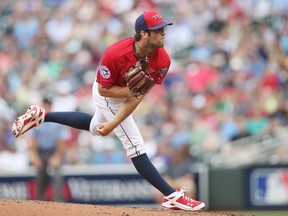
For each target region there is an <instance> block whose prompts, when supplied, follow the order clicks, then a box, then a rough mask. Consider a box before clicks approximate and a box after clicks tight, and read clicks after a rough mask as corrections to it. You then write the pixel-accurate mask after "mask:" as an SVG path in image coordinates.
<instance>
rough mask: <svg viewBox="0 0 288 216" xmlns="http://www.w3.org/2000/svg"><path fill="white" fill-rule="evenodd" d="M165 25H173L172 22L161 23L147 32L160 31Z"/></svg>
mask: <svg viewBox="0 0 288 216" xmlns="http://www.w3.org/2000/svg"><path fill="white" fill-rule="evenodd" d="M167 25H173V23H172V22H161V23H159V24H157V25H155V26H153V27H151V28H148V29H147V30H157V29H161V28H164V27H165V26H167Z"/></svg>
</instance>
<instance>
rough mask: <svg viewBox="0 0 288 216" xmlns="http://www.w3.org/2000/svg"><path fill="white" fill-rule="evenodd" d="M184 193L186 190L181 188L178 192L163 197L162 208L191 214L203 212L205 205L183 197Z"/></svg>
mask: <svg viewBox="0 0 288 216" xmlns="http://www.w3.org/2000/svg"><path fill="white" fill-rule="evenodd" d="M185 191H186V189H185V188H184V187H182V188H181V190H180V191H176V192H174V193H172V194H170V195H169V196H165V197H164V198H163V202H162V208H166V209H171V210H185V211H193V212H198V211H202V210H204V208H205V204H204V203H203V202H201V201H197V200H194V199H192V198H190V197H188V196H185V194H184V192H185Z"/></svg>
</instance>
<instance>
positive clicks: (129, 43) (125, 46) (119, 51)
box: [106, 38, 135, 57]
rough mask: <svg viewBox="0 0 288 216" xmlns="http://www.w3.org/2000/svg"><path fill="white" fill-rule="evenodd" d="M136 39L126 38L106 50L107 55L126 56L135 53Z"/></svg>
mask: <svg viewBox="0 0 288 216" xmlns="http://www.w3.org/2000/svg"><path fill="white" fill-rule="evenodd" d="M134 41H135V39H134V38H125V39H122V40H120V41H118V42H116V43H114V44H112V45H110V46H109V47H108V48H107V49H106V53H107V54H109V55H110V56H114V57H117V56H124V55H125V54H127V53H130V52H133V43H134Z"/></svg>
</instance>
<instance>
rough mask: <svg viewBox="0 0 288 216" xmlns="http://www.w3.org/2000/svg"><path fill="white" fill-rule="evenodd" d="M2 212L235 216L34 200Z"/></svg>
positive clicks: (22, 215)
mask: <svg viewBox="0 0 288 216" xmlns="http://www.w3.org/2000/svg"><path fill="white" fill-rule="evenodd" d="M0 212H1V215H3V216H4V215H5V216H58V215H59V216H93V215H103V216H110V215H111V216H114V215H115V216H185V215H192V214H194V215H197V216H206V215H207V216H233V215H234V214H230V213H218V212H208V211H206V212H205V211H203V212H198V213H192V212H186V211H171V210H164V209H151V208H139V207H124V206H102V205H90V204H75V203H60V202H45V201H34V200H33V201H32V200H4V199H2V200H0Z"/></svg>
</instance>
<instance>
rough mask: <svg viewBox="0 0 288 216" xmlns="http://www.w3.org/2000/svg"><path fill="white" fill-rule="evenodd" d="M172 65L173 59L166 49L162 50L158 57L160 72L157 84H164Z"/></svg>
mask: <svg viewBox="0 0 288 216" xmlns="http://www.w3.org/2000/svg"><path fill="white" fill-rule="evenodd" d="M170 64H171V59H170V57H169V55H168V53H167V52H166V51H165V49H161V51H160V52H159V56H158V70H157V77H158V78H157V80H155V84H158V85H159V84H162V82H163V80H164V79H165V77H166V75H167V73H168V71H169V68H170Z"/></svg>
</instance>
